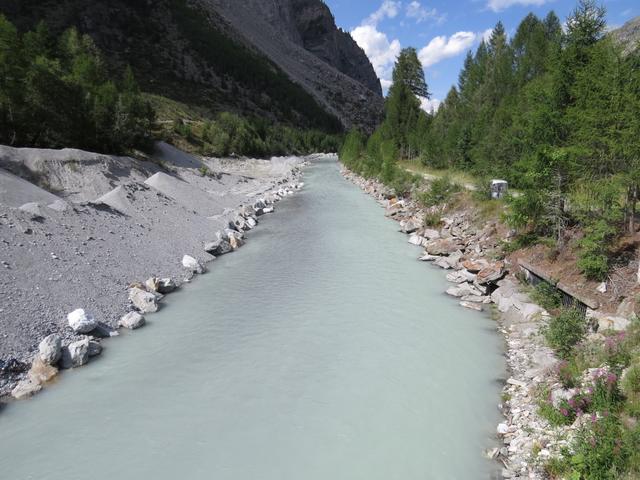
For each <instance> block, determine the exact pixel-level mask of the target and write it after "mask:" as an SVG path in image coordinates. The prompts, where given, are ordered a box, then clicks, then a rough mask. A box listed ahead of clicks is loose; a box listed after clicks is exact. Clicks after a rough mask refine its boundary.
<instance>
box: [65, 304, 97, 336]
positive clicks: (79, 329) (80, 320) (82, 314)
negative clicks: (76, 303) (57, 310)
mask: <svg viewBox="0 0 640 480" xmlns="http://www.w3.org/2000/svg"><path fill="white" fill-rule="evenodd" d="M67 321H68V323H69V326H70V327H71V329H72V330H73V331H74V332H76V333H89V332H91V331H92V330H94V329H95V328H96V327H97V326H98V322H97V321H96V319H95V318H94V317H93V315H91V314H90V313H87V312H86V311H85V310H83V309H82V308H79V309H77V310H74V311H73V312H71V313H70V314H69V315H67Z"/></svg>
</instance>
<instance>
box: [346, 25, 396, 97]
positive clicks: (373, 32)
mask: <svg viewBox="0 0 640 480" xmlns="http://www.w3.org/2000/svg"><path fill="white" fill-rule="evenodd" d="M351 36H352V37H353V39H354V40H355V41H356V43H357V44H358V45H360V47H361V48H362V49H363V50H364V53H366V54H367V57H369V60H370V61H371V64H372V65H373V68H374V70H375V71H376V74H377V75H378V78H380V81H381V83H382V88H383V89H385V90H386V89H387V88H388V87H389V86H390V84H391V80H390V79H391V72H392V69H393V64H394V62H395V61H396V58H397V57H398V55H399V54H400V50H401V49H402V46H401V45H400V40H398V39H394V40H391V41H390V40H389V37H387V35H386V34H385V33H383V32H380V31H378V29H376V28H375V27H374V26H372V25H361V26H359V27H356V28H355V29H353V31H352V32H351Z"/></svg>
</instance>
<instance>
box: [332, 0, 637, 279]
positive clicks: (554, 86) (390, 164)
mask: <svg viewBox="0 0 640 480" xmlns="http://www.w3.org/2000/svg"><path fill="white" fill-rule="evenodd" d="M567 26H568V27H567V31H566V33H565V32H563V30H562V27H561V23H560V20H559V19H558V17H557V16H556V15H555V14H554V13H553V12H551V13H550V14H549V15H548V16H547V17H546V18H544V19H539V18H537V17H536V16H535V15H533V14H530V15H528V16H527V17H526V18H525V19H524V20H523V21H522V23H521V24H520V26H519V27H518V29H517V31H516V33H515V35H514V36H513V38H511V39H509V38H508V37H507V34H506V32H505V30H504V27H503V25H502V24H501V23H498V24H497V25H496V27H495V29H494V30H493V33H492V34H491V37H490V39H489V40H488V42H486V43H485V42H482V43H481V44H480V46H479V47H478V49H477V51H476V52H475V54H472V53H471V52H470V53H469V54H468V56H467V59H466V61H465V65H464V68H463V70H462V71H461V72H460V75H459V82H458V85H457V86H456V87H453V88H452V89H451V91H450V92H449V94H448V96H447V98H446V100H445V101H444V103H443V105H442V106H441V107H440V109H439V110H438V112H437V113H436V114H435V115H433V116H432V115H427V114H425V113H424V112H422V111H421V110H420V108H419V102H418V100H417V98H416V95H420V96H425V93H426V94H428V91H427V89H426V83H425V82H424V76H421V68H420V66H419V61H418V60H417V57H416V55H415V50H412V49H406V50H405V51H403V53H402V54H401V56H400V58H399V59H398V62H397V64H396V73H394V84H393V86H392V87H391V90H390V93H389V97H388V99H387V103H386V119H385V121H384V123H383V125H382V126H381V127H380V128H379V129H378V130H377V131H376V132H375V133H374V134H373V135H372V136H371V137H370V138H365V137H364V136H363V135H362V134H361V133H359V132H351V134H350V135H349V137H348V138H347V140H346V142H345V145H344V147H343V159H344V161H345V162H346V163H347V164H348V165H349V166H351V167H353V168H355V169H356V170H358V171H359V172H363V173H365V174H368V175H375V176H379V177H380V178H381V179H382V180H384V181H386V182H387V183H393V184H394V185H395V186H397V187H398V186H399V185H398V182H399V181H400V180H402V181H404V183H405V184H404V186H401V187H400V188H401V189H405V190H406V189H407V188H408V187H410V185H409V184H407V183H406V176H405V175H404V173H403V172H401V171H400V169H398V168H397V161H398V159H401V158H402V159H413V160H414V161H420V162H421V163H423V164H424V165H425V166H427V167H430V168H435V169H455V170H463V171H466V172H469V173H471V174H473V175H475V176H476V177H477V178H479V179H481V180H482V184H483V185H486V184H487V180H488V179H489V178H491V177H493V178H505V179H506V180H508V181H509V182H510V184H511V185H512V186H513V187H516V188H517V189H518V190H519V191H520V192H521V193H522V195H520V196H518V197H516V198H513V199H512V203H511V209H510V215H509V222H510V223H511V224H512V226H513V227H515V228H517V229H518V231H519V232H520V234H521V235H522V236H523V237H526V238H528V239H529V240H531V239H533V238H541V237H548V238H551V239H552V240H553V241H554V243H555V244H556V246H557V248H563V247H565V246H566V245H567V244H569V243H571V240H572V236H571V234H570V233H569V232H571V231H572V230H574V229H579V230H580V231H581V232H583V236H582V238H581V239H580V240H579V242H574V243H573V244H572V245H571V246H572V247H575V248H576V249H577V250H578V252H579V261H578V265H579V267H580V269H581V270H582V272H583V273H584V274H585V275H586V276H587V277H588V278H591V279H597V280H603V279H605V278H606V276H607V274H608V272H609V271H610V268H611V266H612V264H613V262H615V253H616V251H615V247H616V245H617V242H616V241H617V239H618V238H620V237H621V236H623V235H625V234H635V230H636V221H635V217H636V205H637V201H638V185H639V183H640V177H639V175H640V173H639V172H640V168H639V167H640V142H639V141H638V138H640V68H638V67H639V66H640V55H638V54H637V53H635V54H631V55H627V56H625V55H623V46H621V45H619V44H618V43H616V42H614V41H613V40H612V39H611V38H610V37H609V36H606V35H605V32H606V22H605V11H604V8H601V7H598V6H597V5H596V4H595V3H594V2H592V1H581V2H580V3H579V5H578V7H577V8H576V10H575V11H574V12H573V14H572V15H571V16H570V17H569V18H568V19H567ZM406 65H410V68H407V67H406Z"/></svg>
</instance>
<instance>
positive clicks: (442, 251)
mask: <svg viewBox="0 0 640 480" xmlns="http://www.w3.org/2000/svg"><path fill="white" fill-rule="evenodd" d="M462 248H463V247H462V245H461V244H460V243H459V242H458V241H456V240H454V239H450V238H441V239H439V240H433V241H431V242H428V243H427V244H426V245H425V249H426V251H427V253H428V254H429V255H451V254H452V253H455V252H457V251H458V250H461V249H462Z"/></svg>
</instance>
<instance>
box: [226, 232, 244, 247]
mask: <svg viewBox="0 0 640 480" xmlns="http://www.w3.org/2000/svg"><path fill="white" fill-rule="evenodd" d="M229 245H231V248H232V249H234V250H237V249H239V248H240V247H242V246H243V245H244V240H243V239H242V238H241V237H240V236H237V235H230V236H229Z"/></svg>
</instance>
